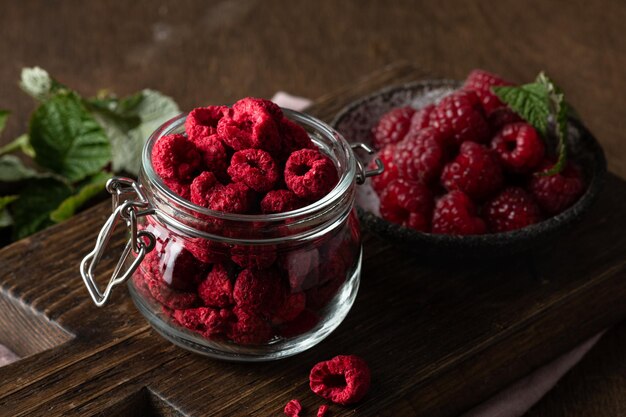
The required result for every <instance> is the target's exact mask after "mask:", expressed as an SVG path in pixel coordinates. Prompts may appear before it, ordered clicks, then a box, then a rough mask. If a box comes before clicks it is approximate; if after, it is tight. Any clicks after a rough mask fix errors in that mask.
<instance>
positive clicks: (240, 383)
mask: <svg viewBox="0 0 626 417" xmlns="http://www.w3.org/2000/svg"><path fill="white" fill-rule="evenodd" d="M424 75H425V74H423V73H421V72H419V71H417V70H416V69H414V68H411V67H408V66H403V65H400V66H394V67H390V68H387V69H385V70H383V71H381V72H379V73H377V74H374V75H373V76H371V77H370V78H367V79H366V80H362V81H360V82H358V83H356V84H354V85H352V86H349V87H347V88H345V89H344V90H342V91H339V92H337V93H335V94H331V95H328V96H325V97H322V98H321V99H319V100H318V101H317V102H316V104H315V105H314V106H313V108H312V109H311V113H313V114H315V115H318V116H319V117H321V118H322V119H325V120H329V119H330V118H332V116H333V115H334V114H335V113H336V112H337V111H338V110H339V109H340V108H341V107H342V106H343V105H345V104H346V103H348V102H349V101H351V100H353V99H355V98H357V97H360V96H362V95H364V94H367V93H369V92H372V91H374V90H377V89H379V88H381V87H383V86H385V85H389V84H395V83H401V82H407V81H412V80H415V79H419V78H421V77H423V76H424ZM109 210H110V204H109V203H108V202H107V203H103V204H100V205H98V206H96V207H94V208H92V209H90V210H88V211H86V212H84V213H82V214H80V215H78V216H76V217H74V218H73V219H71V220H69V221H68V222H66V223H63V224H61V225H58V226H56V227H53V228H50V229H48V230H46V231H44V232H42V233H39V234H37V235H34V236H32V237H30V238H27V239H24V240H22V241H20V242H17V243H15V244H13V245H12V246H9V247H6V248H4V249H3V250H2V251H0V289H1V291H0V343H2V344H6V345H8V346H9V348H11V349H12V350H14V351H15V352H16V353H17V354H19V355H20V356H22V357H23V359H22V360H20V361H18V362H15V363H13V364H12V365H9V366H6V367H3V368H0V415H1V416H11V417H18V416H47V417H53V416H70V415H79V416H95V415H101V416H120V417H121V416H210V415H216V416H278V415H282V409H283V407H284V405H285V403H287V401H289V400H291V399H293V398H298V399H300V400H301V401H302V404H303V405H304V407H305V410H306V413H303V415H305V416H313V415H315V413H316V410H317V407H318V406H319V405H320V404H323V403H324V401H323V400H322V399H321V398H318V397H316V396H315V395H314V394H313V393H312V392H311V391H310V389H309V388H308V373H309V370H310V369H311V367H312V366H313V365H314V364H315V363H316V362H318V361H320V360H325V359H328V358H330V357H332V356H335V355H337V354H346V353H347V354H350V353H354V354H358V355H361V356H362V357H364V358H365V359H366V360H367V361H368V362H369V364H370V366H371V369H372V373H373V384H372V388H371V391H370V393H369V394H368V395H367V397H366V399H365V400H364V401H363V402H362V403H361V404H359V405H358V406H356V407H348V408H345V407H339V406H334V405H332V406H331V412H332V414H331V415H332V416H347V415H355V414H356V415H362V416H374V415H381V416H430V417H436V416H453V415H457V414H458V413H460V412H462V411H463V410H467V409H468V408H469V407H471V406H473V405H476V404H477V403H479V402H481V401H483V400H485V399H486V398H488V397H489V396H491V395H493V394H494V393H496V392H497V391H498V390H500V389H501V388H503V387H506V386H507V385H508V384H510V383H511V382H513V381H515V380H516V379H518V378H520V377H522V376H524V375H526V374H528V373H529V372H530V371H532V370H533V369H535V368H537V367H538V366H540V365H542V364H544V363H546V362H547V361H549V360H550V359H552V358H554V357H556V356H557V355H559V354H560V353H562V352H564V351H566V350H567V349H569V348H571V347H573V346H575V345H576V344H577V343H579V342H581V341H583V340H584V339H586V338H588V337H590V336H591V335H593V334H595V333H597V332H598V331H599V330H602V329H604V328H606V327H607V326H610V325H611V324H613V323H616V322H617V321H619V320H622V319H624V318H625V317H626V302H624V300H625V299H626V280H625V279H624V277H625V261H626V233H624V230H626V219H625V216H624V213H626V183H624V181H622V180H620V179H618V178H617V177H615V176H613V175H611V174H610V175H609V176H608V179H607V183H606V187H605V191H604V192H603V193H602V195H601V196H600V198H599V201H598V202H597V204H596V205H595V206H594V207H593V208H592V210H591V212H590V213H589V214H588V215H587V216H586V217H585V218H584V220H583V221H582V222H581V223H579V224H578V225H576V226H575V227H574V228H572V229H571V230H569V231H568V232H567V233H565V234H564V235H563V236H562V238H561V240H560V241H559V243H558V244H556V245H554V247H552V248H550V249H549V250H547V251H545V252H541V253H534V254H533V255H526V256H520V257H517V258H512V259H506V260H502V261H499V262H497V263H488V262H485V263H474V264H468V263H458V262H457V263H452V262H451V263H448V264H444V265H442V264H438V265H436V264H429V263H428V262H427V261H425V260H423V259H418V258H415V257H414V256H413V255H410V254H407V253H404V252H402V251H400V250H399V249H398V248H396V247H394V246H392V245H390V244H388V243H386V242H383V241H381V240H379V239H377V238H375V237H373V236H369V235H367V234H366V236H365V258H364V265H363V276H362V284H361V290H360V293H359V295H358V298H357V301H356V303H355V305H354V307H353V309H352V311H351V312H350V314H349V315H348V317H347V319H346V320H345V322H344V323H343V324H342V325H341V326H340V327H339V328H338V329H337V330H336V331H335V332H334V333H333V334H332V335H331V336H330V337H329V338H328V339H326V340H325V341H324V342H322V343H321V344H320V345H318V346H316V347H315V348H313V349H311V350H309V351H307V352H305V353H303V354H300V355H298V356H296V357H293V358H288V359H285V360H281V361H279V362H271V363H260V364H237V363H226V362H220V361H215V360H211V359H206V358H203V357H201V356H197V355H194V354H190V353H187V352H186V351H184V350H182V349H180V348H177V347H175V346H173V345H171V344H170V343H168V342H166V341H164V340H163V339H161V338H160V337H159V336H158V335H157V334H156V333H155V332H154V331H153V330H151V328H150V327H149V326H148V324H147V323H146V322H145V321H144V320H143V318H142V317H141V316H140V315H139V314H138V313H137V311H136V310H135V308H134V306H133V304H132V302H131V301H130V298H129V296H128V294H127V293H126V290H125V289H124V288H123V287H118V288H117V291H116V292H115V293H114V295H113V300H112V302H111V303H110V304H109V305H108V306H107V307H105V308H102V309H99V308H96V307H95V306H94V305H93V304H92V302H91V300H90V298H89V297H88V294H87V291H86V289H85V288H84V286H83V283H82V280H81V278H80V275H79V274H78V264H79V262H80V259H81V258H82V257H83V256H84V255H85V254H86V253H87V252H88V251H89V250H90V249H91V247H92V246H93V244H94V241H95V237H96V234H97V232H98V230H99V228H100V227H101V225H102V223H103V222H104V220H105V218H106V216H107V215H108V214H109ZM123 239H124V236H122V235H119V236H118V239H117V242H118V243H119V244H121V242H122V240H123ZM120 249H121V248H120ZM117 256H118V253H114V252H113V251H111V252H110V254H109V255H108V256H107V257H105V259H104V264H105V266H104V267H103V268H102V270H101V271H102V272H101V274H106V273H109V272H110V269H111V268H112V267H113V264H114V262H115V261H116V259H117ZM105 270H106V271H105Z"/></svg>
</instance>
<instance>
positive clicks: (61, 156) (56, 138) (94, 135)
mask: <svg viewBox="0 0 626 417" xmlns="http://www.w3.org/2000/svg"><path fill="white" fill-rule="evenodd" d="M29 136H30V143H31V144H32V146H33V148H34V149H35V153H36V158H35V161H36V162H37V163H38V164H39V165H41V166H43V167H46V168H48V169H50V170H52V171H53V172H56V173H58V174H61V175H62V176H64V177H66V178H68V179H69V180H71V181H79V180H81V179H83V178H85V177H87V176H89V175H92V174H95V173H97V172H99V171H100V170H101V169H102V167H104V166H105V165H106V164H108V163H109V161H110V160H111V146H110V144H109V141H108V139H107V137H106V134H105V132H104V130H102V128H101V127H100V125H99V124H98V123H97V122H96V120H95V119H94V118H93V117H92V116H91V115H90V114H89V113H88V112H87V110H86V109H85V107H84V106H83V104H82V102H81V100H80V98H79V97H78V95H76V94H75V93H71V92H61V93H58V94H57V95H55V96H53V97H52V98H50V99H49V100H47V101H45V102H44V103H43V104H41V105H40V106H39V107H38V108H37V110H35V112H34V113H33V116H32V119H31V122H30V131H29Z"/></svg>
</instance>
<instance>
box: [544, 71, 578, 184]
mask: <svg viewBox="0 0 626 417" xmlns="http://www.w3.org/2000/svg"><path fill="white" fill-rule="evenodd" d="M537 83H539V84H541V85H542V86H543V87H544V88H545V89H546V91H547V92H548V104H549V107H550V112H551V114H552V115H554V120H555V123H556V136H557V139H558V145H557V152H558V159H557V161H556V163H555V164H554V166H552V168H550V169H549V170H547V171H544V172H541V173H540V174H539V175H540V176H550V175H554V174H558V173H559V172H561V171H562V170H563V168H565V164H566V163H567V117H568V114H569V113H570V112H571V111H570V110H569V106H568V104H567V103H566V102H565V96H564V94H563V92H562V91H561V89H560V88H559V87H557V86H556V85H555V84H554V83H553V82H552V81H551V80H550V79H549V78H548V77H547V76H546V75H545V74H544V73H543V72H541V73H540V74H539V75H538V76H537Z"/></svg>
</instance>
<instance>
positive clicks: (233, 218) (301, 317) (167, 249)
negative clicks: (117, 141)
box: [81, 98, 372, 361]
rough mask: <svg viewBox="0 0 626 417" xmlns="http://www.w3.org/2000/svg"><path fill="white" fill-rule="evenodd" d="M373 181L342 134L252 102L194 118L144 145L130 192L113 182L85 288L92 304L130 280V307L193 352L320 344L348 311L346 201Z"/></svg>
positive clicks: (354, 225)
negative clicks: (101, 273)
mask: <svg viewBox="0 0 626 417" xmlns="http://www.w3.org/2000/svg"><path fill="white" fill-rule="evenodd" d="M371 174H372V173H371V172H367V171H365V170H364V168H363V165H362V164H361V163H360V162H359V161H358V160H357V159H356V158H355V155H354V153H353V151H352V147H351V146H350V145H349V144H348V143H347V142H346V141H345V140H344V139H343V137H342V136H341V135H339V134H338V133H337V132H335V131H334V130H333V129H332V128H330V127H329V126H328V125H326V124H324V123H323V122H321V121H319V120H317V119H315V118H313V117H311V116H308V115H306V114H302V113H298V112H294V111H289V110H286V109H281V108H279V107H278V106H276V105H275V104H274V103H272V102H270V101H267V100H261V99H253V98H246V99H242V100H240V101H238V102H237V103H235V104H234V105H233V106H232V107H226V106H210V107H205V108H198V109H194V110H193V111H192V112H190V113H189V114H183V115H180V116H178V117H176V118H174V119H172V120H170V121H168V122H167V123H165V124H164V125H163V126H161V127H160V128H159V129H157V131H156V132H154V133H153V134H152V136H151V137H150V138H149V140H148V142H147V144H146V146H145V148H144V152H143V160H142V170H141V172H140V176H139V180H138V182H134V181H132V180H128V179H123V178H118V179H113V180H112V181H111V182H110V183H109V185H108V189H109V191H110V192H111V193H112V194H113V197H114V203H115V204H114V207H115V209H114V213H113V214H112V215H111V218H110V219H109V221H108V222H107V223H106V224H105V227H104V228H103V231H102V232H101V234H100V236H99V239H98V243H97V245H96V248H95V249H94V251H93V252H92V253H91V254H90V255H88V257H86V258H85V260H84V261H83V264H82V265H81V272H82V273H83V279H84V280H85V283H86V284H87V287H88V289H89V290H90V293H91V295H92V297H93V299H94V301H95V302H96V304H98V305H102V304H104V302H105V301H106V298H107V297H108V294H109V292H110V289H111V287H112V286H113V285H116V284H118V283H120V282H123V281H125V280H126V279H127V278H130V279H129V281H128V287H129V291H130V293H131V296H132V299H133V301H134V302H135V304H136V306H137V308H138V310H139V311H140V312H141V313H142V314H143V315H144V316H145V317H146V318H147V320H148V321H149V322H150V324H151V325H152V326H153V327H154V328H155V329H156V330H157V331H158V332H159V333H160V334H161V335H163V336H164V337H165V338H166V339H168V340H170V341H172V342H173V343H175V344H177V345H179V346H182V347H184V348H186V349H189V350H191V351H194V352H198V353H201V354H204V355H207V356H211V357H215V358H220V359H226V360H236V361H265V360H273V359H279V358H283V357H287V356H291V355H294V354H296V353H299V352H301V351H303V350H305V349H308V348H310V347H312V346H314V345H315V344H317V343H319V342H320V341H321V340H322V339H324V338H325V337H326V336H328V335H329V334H330V333H331V332H332V331H333V330H334V329H335V328H336V327H337V326H338V325H339V324H340V323H341V321H342V320H343V319H344V318H345V316H346V315H347V313H348V311H349V310H350V308H351V306H352V304H353V302H354V299H355V297H356V293H357V290H358V287H359V279H360V271H361V251H362V248H361V237H360V230H359V220H358V216H357V214H356V210H355V208H354V198H355V195H356V188H357V184H360V183H361V182H362V180H363V179H364V178H365V177H366V176H368V175H371ZM119 220H124V221H126V223H127V225H128V226H129V228H130V229H131V238H130V241H129V243H128V245H127V248H126V250H125V252H124V254H123V256H122V259H121V260H120V264H119V266H118V268H116V271H115V272H114V276H113V277H112V279H111V281H110V283H109V287H107V290H105V292H104V293H101V292H100V291H99V290H98V289H97V287H96V286H95V283H94V282H93V276H92V274H91V273H92V271H91V270H92V267H93V265H94V262H97V259H98V258H99V256H100V255H101V254H102V251H103V250H104V249H103V248H104V247H105V246H106V241H107V239H108V235H109V233H110V229H111V228H112V224H114V223H115V222H117V221H119ZM131 275H132V276H131Z"/></svg>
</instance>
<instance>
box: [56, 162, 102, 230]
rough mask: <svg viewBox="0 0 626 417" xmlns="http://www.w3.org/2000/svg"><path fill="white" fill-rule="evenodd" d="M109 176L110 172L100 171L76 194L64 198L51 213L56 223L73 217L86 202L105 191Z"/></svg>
mask: <svg viewBox="0 0 626 417" xmlns="http://www.w3.org/2000/svg"><path fill="white" fill-rule="evenodd" d="M109 178H111V174H110V173H108V172H99V173H97V174H96V175H94V176H93V177H91V178H89V179H88V180H87V181H86V182H85V184H82V186H81V187H80V189H79V190H78V192H77V193H76V194H74V195H71V196H69V197H68V198H66V199H65V200H63V202H61V204H60V205H59V207H57V208H56V210H54V211H53V212H52V213H50V219H51V220H52V221H53V222H55V223H60V222H62V221H64V220H67V219H69V218H70V217H72V216H73V215H74V214H75V213H76V211H78V209H79V208H81V207H83V206H84V205H85V203H87V202H88V201H89V200H91V199H92V198H94V197H96V196H97V195H98V194H100V193H102V192H103V191H104V188H105V185H106V183H107V181H108V180H109Z"/></svg>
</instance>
